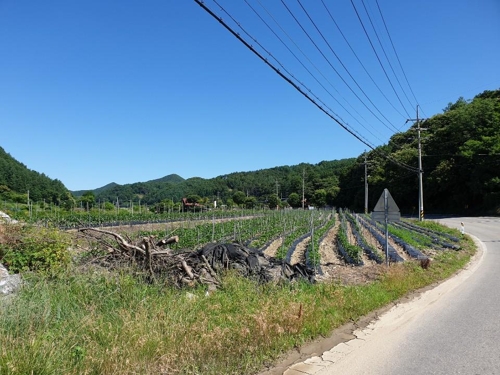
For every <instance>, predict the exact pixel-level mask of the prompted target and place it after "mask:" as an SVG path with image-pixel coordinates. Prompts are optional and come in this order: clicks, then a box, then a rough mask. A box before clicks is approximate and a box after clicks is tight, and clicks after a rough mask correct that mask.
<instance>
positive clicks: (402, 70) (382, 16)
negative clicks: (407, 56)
mask: <svg viewBox="0 0 500 375" xmlns="http://www.w3.org/2000/svg"><path fill="white" fill-rule="evenodd" d="M375 3H376V4H377V8H378V12H379V13H380V18H381V19H382V22H383V24H384V27H385V31H386V32H387V36H388V37H389V40H390V42H391V46H392V50H393V51H394V54H395V55H396V59H397V60H398V64H399V67H400V68H401V72H403V76H404V77H405V80H406V84H407V85H408V88H409V89H410V92H411V94H412V95H413V99H415V102H416V103H417V104H418V105H419V107H420V108H422V106H421V105H420V103H419V102H418V100H417V97H416V96H415V93H414V92H413V89H412V88H411V85H410V82H409V81H408V77H407V76H406V73H405V70H404V69H403V65H402V64H401V60H400V59H399V55H398V52H397V51H396V47H395V46H394V43H393V41H392V38H391V33H390V32H389V28H388V27H387V24H386V22H385V18H384V15H383V14H382V9H380V5H379V3H378V0H375ZM422 112H423V111H422ZM424 116H425V117H428V116H427V115H426V114H425V113H424Z"/></svg>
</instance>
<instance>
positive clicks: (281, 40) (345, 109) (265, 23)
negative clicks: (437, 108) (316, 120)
mask: <svg viewBox="0 0 500 375" xmlns="http://www.w3.org/2000/svg"><path fill="white" fill-rule="evenodd" d="M244 2H245V3H246V4H247V5H248V7H249V8H250V9H251V10H252V11H253V12H254V13H255V15H256V16H257V17H258V18H259V19H260V20H261V21H262V23H264V25H266V27H267V28H268V29H269V30H270V31H271V32H272V33H273V34H274V36H275V37H276V38H277V39H278V40H279V41H280V42H281V44H283V45H284V46H285V48H286V49H287V50H288V51H289V52H290V54H291V55H292V56H293V57H294V58H295V59H296V60H297V61H298V62H299V64H300V65H301V66H302V67H303V68H304V69H305V70H306V71H307V72H308V73H309V75H310V76H311V77H312V78H313V79H314V80H315V81H316V82H317V83H318V84H319V85H320V86H321V87H322V88H323V90H325V92H326V93H327V94H328V95H330V97H331V98H332V99H333V100H335V101H336V102H337V104H338V105H340V106H341V107H342V109H344V111H346V112H347V114H348V115H349V116H351V117H352V118H353V119H354V120H355V121H356V122H357V123H358V124H359V125H361V126H362V127H363V128H364V129H365V130H366V131H367V132H369V133H370V134H371V135H372V136H374V137H375V138H377V139H378V140H379V141H380V142H382V140H381V139H380V138H378V137H377V136H376V135H375V134H373V133H372V132H371V131H370V130H369V129H367V128H366V127H365V126H364V125H363V124H362V123H361V122H360V121H359V120H358V119H357V118H356V117H354V116H353V115H352V114H351V113H350V112H349V110H348V109H347V108H346V107H344V105H343V104H342V103H340V101H339V100H338V99H337V98H336V97H335V96H333V94H332V93H331V92H330V91H329V90H328V89H327V88H326V87H325V86H324V85H323V83H321V81H320V80H319V79H318V78H317V77H316V76H315V75H314V74H313V73H312V72H311V71H310V70H309V69H308V68H307V66H305V64H304V63H303V62H302V60H301V59H300V58H299V57H298V56H297V55H296V54H295V53H294V52H293V51H292V50H291V48H290V47H289V46H288V45H287V44H286V43H285V41H284V40H283V39H282V38H281V37H280V36H279V35H278V34H277V33H276V32H275V31H274V30H273V28H272V27H271V26H270V25H269V24H268V23H267V22H266V20H265V19H264V18H263V17H262V16H261V15H260V14H259V12H257V10H256V9H255V8H254V7H253V6H252V5H251V4H250V3H249V2H248V1H247V0H244ZM257 2H258V3H259V4H260V5H261V7H262V8H263V9H264V10H265V11H266V12H267V14H268V15H269V16H270V17H271V18H272V19H273V21H274V22H275V23H276V24H277V25H278V27H279V28H280V29H281V31H282V32H283V33H284V34H285V35H286V36H287V37H288V39H290V41H291V42H292V43H293V44H294V45H295V47H296V48H297V49H298V50H299V51H300V52H301V53H302V55H303V56H305V58H306V59H307V60H308V61H309V63H310V64H311V65H312V66H313V67H314V68H315V69H316V70H317V71H318V73H319V74H320V75H321V76H322V77H323V79H325V81H326V82H328V83H329V84H330V86H331V87H332V88H333V89H334V90H335V91H336V92H337V93H338V94H339V95H340V93H339V92H338V90H337V89H336V88H335V87H334V86H333V85H332V83H331V82H330V81H329V80H328V78H327V77H325V75H324V74H323V73H322V72H321V71H320V70H319V69H318V67H317V66H316V65H315V64H314V63H313V62H312V61H311V60H310V59H309V58H308V57H307V55H306V54H305V53H304V52H303V51H302V49H301V48H300V47H299V46H298V45H297V44H296V43H295V42H294V41H293V39H292V38H291V37H290V36H289V35H288V33H287V32H286V31H285V30H284V29H283V28H282V27H281V25H280V24H279V23H278V22H277V21H276V19H275V18H274V17H273V16H272V14H271V13H270V12H269V11H268V10H267V9H266V8H265V7H264V5H262V4H261V2H260V1H259V0H257ZM340 96H341V97H342V95H340ZM342 99H344V98H343V97H342ZM344 100H345V99H344ZM346 103H347V104H349V102H348V101H347V100H346ZM351 108H352V109H353V110H354V111H355V112H356V113H357V114H358V115H359V116H360V117H362V116H361V114H360V113H359V112H358V111H357V110H356V109H355V108H354V107H352V106H351ZM332 112H333V111H332ZM337 116H338V115H337ZM339 117H340V116H339ZM362 118H363V117H362ZM363 119H364V118H363ZM365 121H366V120H365Z"/></svg>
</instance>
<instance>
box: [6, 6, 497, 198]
mask: <svg viewBox="0 0 500 375" xmlns="http://www.w3.org/2000/svg"><path fill="white" fill-rule="evenodd" d="M284 2H285V4H286V5H287V6H288V9H290V11H291V13H292V14H293V15H294V16H295V17H296V18H297V20H298V23H297V22H296V21H295V20H294V19H293V18H292V17H291V15H290V13H288V11H287V9H286V8H285V7H284V6H283V4H282V2H281V0H260V1H259V0H247V2H245V0H218V1H217V3H214V2H213V0H205V5H206V6H207V7H209V8H210V9H212V10H213V11H214V12H215V13H216V14H218V15H219V16H221V17H223V19H224V20H225V22H227V23H228V25H229V26H230V27H232V28H234V29H235V30H237V31H238V32H239V33H240V35H241V36H242V37H245V39H246V40H247V41H249V42H250V44H252V45H253V46H254V48H256V50H258V51H259V52H260V53H261V54H262V55H263V56H264V57H265V58H267V59H268V61H271V62H273V63H274V64H275V65H278V64H281V65H282V67H280V70H281V71H282V72H287V74H288V73H290V74H293V77H294V79H296V80H297V82H300V84H303V86H302V87H303V88H304V90H305V91H306V92H308V93H309V95H311V96H313V97H315V98H317V100H321V102H322V103H323V104H322V106H323V107H324V108H327V111H328V112H329V113H330V114H331V115H333V116H334V117H336V118H337V119H340V121H341V122H342V123H343V124H344V125H345V126H346V127H348V128H349V129H350V130H351V131H352V132H354V133H356V134H357V135H359V136H360V137H361V138H362V139H363V140H365V141H366V142H367V143H368V144H370V145H372V146H378V145H380V144H384V143H386V142H387V141H388V139H389V137H390V136H391V135H392V134H394V132H396V131H404V130H406V129H408V127H409V126H410V123H406V119H407V118H408V115H410V117H411V118H414V117H415V108H416V105H417V103H418V104H419V105H420V107H421V109H422V112H421V115H422V116H424V117H425V116H427V117H429V116H432V115H434V114H436V113H440V112H442V109H443V108H444V107H446V105H447V104H448V103H449V102H454V101H456V100H457V99H458V98H459V97H460V96H463V97H464V98H466V99H470V98H472V97H473V96H474V95H476V94H477V93H480V92H482V91H484V90H494V89H498V88H500V69H499V68H498V66H499V61H500V2H499V1H498V0H480V1H477V0H439V1H436V0H419V1H412V2H409V1H400V0H378V3H377V1H376V0H364V3H363V2H362V1H361V0H353V3H354V5H355V7H356V10H357V11H358V14H359V15H360V18H361V19H362V20H363V25H364V26H365V28H366V30H367V33H368V35H369V36H370V38H371V40H372V43H373V44H374V46H375V49H376V51H377V54H378V55H379V59H380V60H381V61H382V65H383V66H384V69H385V70H386V73H384V70H383V69H382V68H381V66H380V64H379V62H378V60H377V56H376V55H375V53H374V52H373V50H372V48H371V46H370V42H369V40H368V38H367V37H366V35H365V32H364V31H363V27H362V24H361V23H360V22H359V20H358V18H357V16H356V13H355V9H354V7H353V5H352V3H351V1H350V0H337V1H333V0H324V1H322V0H302V1H301V2H300V3H299V2H297V0H284ZM217 4H219V5H221V6H222V8H223V9H221V7H219V6H218V5H217ZM248 4H250V5H251V6H252V7H253V9H255V10H256V11H257V12H258V14H259V15H260V16H261V17H262V18H263V19H264V20H265V21H266V23H267V25H269V26H270V27H271V29H270V28H268V26H266V24H265V23H263V22H262V21H261V20H260V19H259V18H258V17H257V16H256V13H254V12H253V11H252V8H250V7H249V5H248ZM300 4H302V5H303V6H304V9H306V11H307V12H308V14H309V16H310V17H311V19H312V20H313V21H314V25H316V27H318V29H319V30H320V31H321V34H319V33H318V32H317V31H316V29H315V27H314V25H313V24H312V23H311V22H310V20H309V19H308V18H307V15H306V14H305V13H304V11H303V10H302V9H301V7H300ZM323 4H326V5H327V9H328V10H329V11H330V14H331V15H332V17H333V20H334V21H335V22H336V24H337V25H338V27H339V29H340V30H341V31H342V34H343V35H344V36H345V37H346V39H347V40H348V42H349V44H350V46H351V47H352V49H353V50H354V51H355V53H356V56H357V58H356V56H355V55H354V54H353V53H352V51H351V50H350V48H349V45H347V43H346V42H345V40H344V39H343V37H342V34H341V33H340V32H339V29H338V28H337V27H336V25H335V23H334V21H333V20H332V18H330V16H329V13H328V12H327V11H326V10H325V7H324V5H323ZM363 4H364V6H365V7H366V9H367V10H368V12H366V11H365V10H364V7H363ZM377 4H378V6H377ZM262 5H264V7H262ZM379 7H380V9H381V11H382V15H383V17H384V20H385V24H386V25H387V28H388V30H389V35H390V38H391V39H392V42H393V44H394V46H395V48H396V51H397V57H396V55H395V54H394V52H393V49H392V46H391V43H390V40H389V37H388V36H387V35H388V34H387V32H386V31H385V26H384V23H383V21H382V18H381V17H380V13H379V10H378V9H379ZM224 11H227V13H228V14H230V15H231V16H232V17H233V18H234V19H235V20H236V21H238V22H239V24H240V25H241V26H242V27H243V28H244V30H245V31H246V32H248V34H249V35H250V36H251V37H252V38H255V39H256V40H257V41H258V42H259V43H260V45H261V46H262V47H260V46H259V43H257V42H255V40H252V39H251V37H249V36H248V35H247V34H245V32H244V31H243V30H241V29H238V25H236V24H235V23H234V22H233V21H232V20H231V18H230V17H229V16H228V14H226V13H225V12H224ZM367 14H369V15H370V18H371V20H372V22H373V24H374V26H375V30H377V34H378V37H379V38H380V40H381V44H382V45H383V46H384V50H385V54H387V56H388V58H387V59H386V58H385V57H384V52H383V50H382V49H381V48H380V46H379V44H378V41H377V36H376V34H375V33H374V32H373V29H372V28H371V25H370V20H369V19H368V17H367ZM270 15H272V17H271V16H270ZM299 24H300V25H301V26H302V27H303V28H304V30H306V32H307V34H305V33H304V32H303V31H302V29H301V28H300V26H299ZM271 30H272V31H271ZM275 34H277V35H279V36H280V38H281V40H282V41H283V42H280V40H279V39H278V38H277V37H276V36H275ZM307 35H309V37H308V36H307ZM321 35H323V37H324V38H325V39H322V36H321ZM311 40H313V41H314V43H315V44H316V45H317V46H318V47H317V48H316V47H315V46H314V44H312V43H311ZM325 40H326V41H327V42H328V43H326V42H325ZM289 50H291V51H292V52H293V54H292V53H290V51H289ZM318 50H320V51H321V52H319V51H318ZM332 51H333V52H335V54H333V52H332ZM269 53H270V54H269ZM323 55H324V56H323ZM335 55H336V56H337V57H338V59H337V57H335ZM398 57H399V61H400V62H401V65H402V67H403V71H404V74H405V75H406V78H407V79H408V82H409V84H410V85H409V86H408V85H407V83H406V79H405V78H404V75H403V73H402V71H401V69H400V67H399V63H398V60H397V58H398ZM274 59H276V60H274ZM358 59H359V61H361V62H362V64H363V65H361V64H360V63H359V61H358ZM387 60H388V61H389V62H390V64H391V65H392V69H393V70H394V73H392V70H391V68H390V65H389V63H388V62H387ZM344 66H345V67H346V68H347V70H345V69H344ZM283 67H284V68H283ZM363 67H364V68H363ZM365 69H366V71H368V72H369V75H368V74H366V72H365ZM336 71H337V73H336ZM386 74H387V76H389V79H390V80H388V79H387V78H386ZM351 77H352V78H351ZM370 77H371V78H370ZM396 77H397V79H396ZM353 79H354V80H353ZM398 80H399V82H400V84H398ZM373 82H376V84H377V86H378V87H379V89H380V90H379V89H377V87H376V86H375V85H374V84H373ZM346 83H347V84H346ZM300 84H299V85H300ZM391 84H392V85H393V86H394V89H393V88H392V87H391ZM308 90H310V91H308ZM412 92H413V93H412ZM381 93H383V94H381ZM396 93H397V94H396ZM413 94H414V96H415V98H416V99H417V100H416V101H415V99H414V98H413ZM398 97H399V99H398ZM406 97H408V99H407V98H406ZM358 98H359V99H358ZM360 99H361V100H360ZM401 103H402V104H401ZM0 146H1V147H3V148H4V149H5V151H6V152H8V153H10V154H11V155H12V156H13V157H14V158H16V159H17V160H19V161H20V162H22V163H24V164H25V165H26V166H27V167H28V168H30V169H33V170H36V171H38V172H41V173H45V174H46V175H48V176H49V177H51V178H57V179H59V180H61V181H62V182H63V183H64V184H65V185H66V187H67V188H69V189H70V190H84V189H94V188H97V187H100V186H103V185H105V184H107V183H109V182H116V183H119V184H125V183H132V182H138V181H148V180H151V179H156V178H160V177H163V176H165V175H168V174H172V173H176V174H179V175H180V176H182V177H184V178H190V177H202V178H212V177H216V176H219V175H223V174H227V173H231V172H237V171H252V170H258V169H264V168H271V167H274V166H281V165H296V164H299V163H301V162H307V163H313V164H315V163H318V162H320V161H322V160H335V159H344V158H349V157H357V156H358V155H360V154H361V153H362V152H363V151H364V150H365V149H368V146H367V145H366V144H364V143H363V142H361V141H360V140H358V139H356V138H355V137H354V136H353V135H351V134H350V133H348V132H347V131H346V130H344V129H343V128H341V127H340V126H339V125H338V124H337V123H336V122H334V121H333V120H332V119H331V118H330V117H328V116H327V115H326V114H325V113H323V112H322V111H321V110H319V109H318V108H317V107H316V106H314V105H313V104H312V103H311V102H309V101H308V100H307V99H306V98H305V97H304V96H303V95H301V94H300V93H299V92H298V91H297V90H296V89H294V88H293V87H292V86H291V85H290V84H288V83H287V82H286V81H285V80H283V79H282V78H281V77H279V76H278V74H276V73H275V72H274V71H273V70H272V69H270V68H269V67H268V66H267V65H266V64H265V63H263V62H262V61H261V60H260V59H259V58H257V57H256V56H255V55H254V54H253V53H252V52H251V51H250V50H249V49H248V48H246V47H245V46H244V45H243V44H242V43H241V42H240V41H238V40H237V39H236V38H235V37H234V36H233V35H231V34H230V33H229V32H228V31H227V30H226V29H224V28H223V27H222V26H221V25H220V24H219V23H218V22H217V21H216V20H215V19H213V18H212V17H211V16H210V15H209V14H208V13H207V12H206V11H204V10H203V9H202V8H201V7H200V6H199V5H198V4H197V3H196V2H195V1H194V0H175V1H174V0H163V1H147V2H137V1H120V2H117V1H115V2H105V1H96V0H87V1H51V0H49V1H43V2H41V1H32V0H27V1H14V0H0Z"/></svg>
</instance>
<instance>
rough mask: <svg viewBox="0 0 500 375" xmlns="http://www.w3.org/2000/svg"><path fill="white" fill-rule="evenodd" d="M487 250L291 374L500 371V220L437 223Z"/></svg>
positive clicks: (471, 373)
mask: <svg viewBox="0 0 500 375" xmlns="http://www.w3.org/2000/svg"><path fill="white" fill-rule="evenodd" d="M439 221H441V222H442V223H444V224H445V225H448V226H450V227H453V228H457V229H459V228H460V222H461V221H463V222H464V223H465V232H466V233H469V234H471V235H473V236H475V237H476V238H477V239H479V240H480V242H481V243H482V244H483V245H484V246H482V249H483V251H482V256H481V257H479V258H478V260H476V261H475V262H474V263H473V264H471V265H470V266H469V269H468V270H466V271H464V272H462V273H461V274H459V275H458V276H456V277H454V278H452V279H450V280H448V281H446V282H445V283H443V284H440V285H439V286H438V287H436V288H434V289H433V290H431V291H428V292H425V293H424V294H423V295H422V296H421V297H418V298H417V299H416V300H415V301H411V302H409V303H407V304H402V305H401V306H396V307H395V308H393V309H392V310H390V311H388V312H387V313H386V314H384V315H383V316H381V317H380V319H379V320H378V321H377V322H375V323H374V324H372V325H371V326H368V327H367V328H365V329H364V330H362V331H360V332H357V334H356V335H357V339H355V340H351V341H350V342H346V343H343V344H340V345H338V346H337V347H335V348H333V349H331V350H330V351H329V352H325V353H323V355H322V356H318V357H316V358H312V359H310V360H308V361H306V362H305V363H303V364H302V367H300V366H294V367H292V368H290V369H289V370H288V371H286V372H285V374H287V375H288V374H289V375H293V374H316V375H333V374H342V375H356V374H363V375H369V374H375V375H379V374H380V375H391V374H394V375H396V374H397V375H402V374H412V375H417V374H422V375H424V374H425V375H429V374H443V375H444V374H446V375H450V374H466V375H475V374H478V375H479V374H480V375H487V374H495V375H498V374H500V218H488V217H483V218H450V219H439Z"/></svg>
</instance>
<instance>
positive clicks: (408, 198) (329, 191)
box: [0, 90, 500, 214]
mask: <svg viewBox="0 0 500 375" xmlns="http://www.w3.org/2000/svg"><path fill="white" fill-rule="evenodd" d="M420 127H421V128H422V129H425V130H422V132H421V134H422V135H421V144H422V165H423V173H424V174H423V190H424V209H425V211H426V213H465V214H487V213H488V214H498V213H499V212H500V211H499V210H500V172H499V171H500V169H499V167H500V90H495V91H485V92H483V93H481V94H479V95H477V96H475V97H474V98H473V99H471V100H465V99H464V98H459V99H458V100H457V101H456V102H455V103H450V104H449V105H448V106H447V107H446V108H444V109H443V113H441V114H438V115H435V116H433V117H431V118H428V119H425V120H423V121H421V123H420ZM416 128H417V124H414V125H413V126H412V127H411V128H410V129H409V130H407V131H405V132H400V133H397V134H395V135H393V136H392V137H391V138H390V140H389V142H388V143H387V144H385V145H383V146H379V147H377V148H376V149H374V150H371V151H369V152H368V153H366V155H365V154H363V155H359V156H358V157H357V158H351V159H342V160H333V161H322V162H320V163H318V164H308V163H302V164H299V165H295V166H279V167H274V168H269V169H262V170H258V171H251V172H235V173H230V174H227V175H222V176H217V177H215V178H211V179H202V178H196V177H195V178H189V179H184V178H182V177H180V176H178V175H175V174H172V175H168V176H165V177H163V178H160V179H157V180H152V181H147V182H137V183H132V184H125V185H118V184H114V183H111V184H109V185H106V186H105V187H101V188H99V189H95V190H92V191H79V192H73V194H72V193H71V192H69V191H68V190H67V189H66V188H65V187H64V185H63V184H62V183H61V182H60V181H59V180H51V179H50V178H48V177H47V176H45V175H44V174H40V173H38V172H35V171H31V170H29V169H28V168H26V166H24V165H23V164H21V163H19V162H17V161H16V160H15V159H14V158H12V157H11V156H10V155H9V154H7V153H6V152H5V151H4V150H3V149H1V148H0V196H1V197H2V198H3V199H7V200H9V199H10V200H14V201H23V202H25V201H26V198H27V197H26V194H27V191H28V190H29V192H30V193H29V194H30V199H33V200H37V201H40V200H45V201H47V202H53V203H59V204H61V205H63V206H66V207H69V208H71V207H80V208H84V209H87V208H92V207H93V206H95V205H96V204H101V205H104V204H107V206H108V207H109V208H112V207H115V206H116V205H120V206H121V207H124V206H125V207H126V206H127V205H128V206H134V205H139V206H141V205H143V206H145V207H149V208H150V209H152V210H156V211H161V210H165V209H171V208H173V207H174V206H175V207H180V206H179V205H180V202H181V200H182V198H187V199H188V202H190V203H198V204H199V205H202V206H207V207H209V206H210V207H213V205H214V203H213V202H214V201H215V202H217V207H221V206H226V207H228V208H231V207H234V206H238V207H245V208H254V207H259V206H267V207H271V208H275V207H277V206H282V207H283V206H291V207H302V206H309V205H312V206H316V207H323V206H337V207H347V208H350V209H352V210H355V211H363V209H364V200H365V177H364V175H365V158H366V161H367V163H366V164H367V170H368V178H367V181H368V196H369V199H368V200H369V204H368V208H369V210H371V209H373V207H374V205H375V203H376V201H377V200H378V198H379V196H380V195H381V194H382V192H383V189H384V188H388V189H389V190H390V192H391V195H392V196H393V197H394V199H395V200H396V202H397V204H398V206H399V207H400V209H401V211H402V212H403V213H414V214H416V213H417V212H418V208H417V206H418V173H416V172H415V171H409V170H406V169H403V168H401V167H400V166H399V165H397V164H396V163H393V162H392V161H390V160H389V159H388V158H386V157H385V156H384V155H389V156H390V157H391V159H393V160H397V161H398V162H400V163H404V164H406V165H410V166H414V167H415V168H417V167H418V140H417V132H416Z"/></svg>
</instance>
